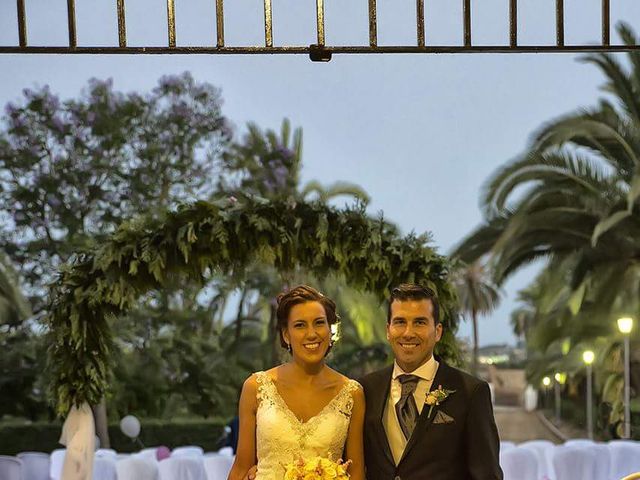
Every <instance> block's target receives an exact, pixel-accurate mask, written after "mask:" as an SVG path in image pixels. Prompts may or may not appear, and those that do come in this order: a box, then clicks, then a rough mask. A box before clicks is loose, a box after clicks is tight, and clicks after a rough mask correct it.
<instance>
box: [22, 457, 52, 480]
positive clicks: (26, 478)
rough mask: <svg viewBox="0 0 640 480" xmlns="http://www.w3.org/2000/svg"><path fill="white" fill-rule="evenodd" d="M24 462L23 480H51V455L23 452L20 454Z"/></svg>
mask: <svg viewBox="0 0 640 480" xmlns="http://www.w3.org/2000/svg"><path fill="white" fill-rule="evenodd" d="M18 458H19V459H20V461H22V479H23V480H49V455H47V454H46V453H42V452H22V453H19V454H18Z"/></svg>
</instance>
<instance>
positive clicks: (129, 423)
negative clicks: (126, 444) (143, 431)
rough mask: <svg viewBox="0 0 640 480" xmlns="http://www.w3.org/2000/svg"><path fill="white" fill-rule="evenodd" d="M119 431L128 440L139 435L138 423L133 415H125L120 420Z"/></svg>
mask: <svg viewBox="0 0 640 480" xmlns="http://www.w3.org/2000/svg"><path fill="white" fill-rule="evenodd" d="M120 430H122V433H124V434H125V435H126V436H127V437H129V438H136V437H137V436H138V435H140V421H139V420H138V419H137V418H136V417H134V416H133V415H127V416H126V417H123V418H122V420H120Z"/></svg>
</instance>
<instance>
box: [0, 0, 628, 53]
mask: <svg viewBox="0 0 640 480" xmlns="http://www.w3.org/2000/svg"><path fill="white" fill-rule="evenodd" d="M26 1H28V0H16V5H17V17H18V38H19V45H10V46H0V54H1V53H11V54H16V53H38V54H42V53H56V54H60V53H78V54H92V53H93V54H141V53H145V54H165V53H179V54H265V53H267V54H308V55H310V57H311V58H312V60H322V61H328V60H329V59H330V58H331V55H332V54H340V53H344V54H349V53H353V54H368V53H512V52H514V53H554V52H573V53H576V52H597V51H606V52H623V51H632V50H640V45H611V0H602V32H601V34H602V42H601V44H599V45H566V44H565V10H564V0H556V9H555V17H556V41H555V45H521V44H520V42H519V41H518V20H519V18H518V0H509V2H508V8H509V12H508V26H509V41H508V44H505V45H482V46H481V45H473V41H472V21H471V20H472V10H471V9H472V7H473V5H472V0H458V1H461V2H462V38H463V44H462V46H460V45H431V44H429V42H428V39H427V38H426V32H425V21H426V20H425V0H416V44H415V45H398V46H378V20H377V5H376V0H361V1H362V3H363V8H367V4H368V14H369V15H368V21H369V45H353V46H347V45H345V46H340V45H335V46H332V45H327V44H326V25H325V2H326V0H315V1H316V33H317V44H314V45H309V46H285V45H276V46H274V44H273V9H272V1H274V0H263V2H264V46H227V45H226V44H225V38H224V33H225V24H224V0H215V15H216V22H215V27H216V35H215V37H216V43H215V46H213V45H211V46H198V47H181V46H178V45H177V43H176V7H175V0H167V32H168V42H167V46H166V47H128V46H127V29H126V8H125V0H115V4H116V9H117V19H118V46H113V47H91V46H83V47H79V46H78V39H77V31H76V9H75V3H76V0H67V21H68V29H69V45H68V46H29V44H28V41H27V15H26V11H25V2H26ZM256 1H259V0H256ZM275 1H278V0H275ZM299 1H302V0H299ZM307 1H312V0H307ZM428 15H429V13H428V12H427V16H428Z"/></svg>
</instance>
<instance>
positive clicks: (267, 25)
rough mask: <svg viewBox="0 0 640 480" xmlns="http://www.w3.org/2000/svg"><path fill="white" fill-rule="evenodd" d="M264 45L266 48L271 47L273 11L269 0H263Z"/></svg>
mask: <svg viewBox="0 0 640 480" xmlns="http://www.w3.org/2000/svg"><path fill="white" fill-rule="evenodd" d="M264 45H265V47H267V48H271V47H273V12H272V10H271V0H264Z"/></svg>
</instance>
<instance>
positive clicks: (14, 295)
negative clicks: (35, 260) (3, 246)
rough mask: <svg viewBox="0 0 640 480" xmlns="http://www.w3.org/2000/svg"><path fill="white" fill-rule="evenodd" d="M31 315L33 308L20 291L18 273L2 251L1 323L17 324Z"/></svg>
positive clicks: (0, 253) (0, 269)
mask: <svg viewBox="0 0 640 480" xmlns="http://www.w3.org/2000/svg"><path fill="white" fill-rule="evenodd" d="M30 316H31V308H30V307H29V303H28V302H27V300H26V298H25V297H24V295H23V294H22V292H21V291H20V286H19V283H18V275H17V274H16V273H15V271H14V270H13V268H12V267H11V264H10V262H9V259H8V258H7V257H6V255H5V254H4V253H3V252H1V251H0V325H10V326H17V325H19V324H20V323H22V321H23V320H25V319H26V318H28V317H30Z"/></svg>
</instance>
